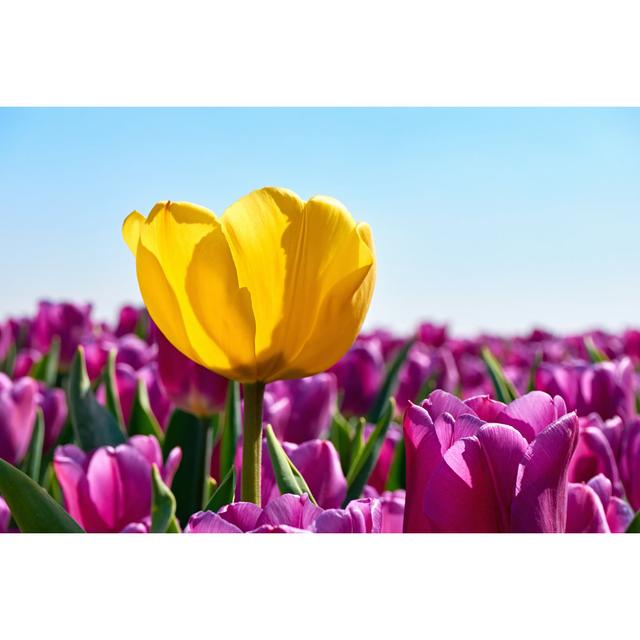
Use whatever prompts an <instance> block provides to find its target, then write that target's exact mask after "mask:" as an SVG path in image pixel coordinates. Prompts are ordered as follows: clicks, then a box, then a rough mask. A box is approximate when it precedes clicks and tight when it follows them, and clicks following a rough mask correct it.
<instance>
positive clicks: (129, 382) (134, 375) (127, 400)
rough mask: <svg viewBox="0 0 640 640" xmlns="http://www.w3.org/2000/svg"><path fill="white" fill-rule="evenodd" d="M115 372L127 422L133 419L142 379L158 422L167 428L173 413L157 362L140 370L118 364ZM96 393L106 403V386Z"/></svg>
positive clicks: (123, 415)
mask: <svg viewBox="0 0 640 640" xmlns="http://www.w3.org/2000/svg"><path fill="white" fill-rule="evenodd" d="M115 374H116V376H115V377H116V387H117V390H118V397H119V398H120V407H121V409H122V417H123V418H124V421H125V424H129V420H130V419H131V411H132V409H133V402H134V399H135V397H136V389H137V386H138V380H142V381H143V382H144V384H145V386H146V387H147V393H148V395H149V406H150V407H151V412H152V413H153V415H154V416H155V418H156V420H157V421H158V424H159V425H160V426H161V427H162V428H163V429H165V428H166V426H167V423H168V421H169V414H170V413H171V402H170V401H169V399H168V398H167V395H166V393H165V391H164V387H163V386H162V384H161V383H160V379H159V376H158V365H157V363H155V362H152V363H151V364H148V365H147V366H145V367H143V368H142V369H140V370H139V371H134V369H133V368H132V367H131V366H130V365H128V364H124V363H123V364H117V365H116V370H115ZM96 395H97V398H98V401H100V402H101V403H102V404H105V403H106V391H105V388H104V386H101V387H99V388H98V392H97V394H96Z"/></svg>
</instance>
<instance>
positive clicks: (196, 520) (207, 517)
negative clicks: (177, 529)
mask: <svg viewBox="0 0 640 640" xmlns="http://www.w3.org/2000/svg"><path fill="white" fill-rule="evenodd" d="M184 532H185V533H242V530H241V529H239V528H238V527H236V525H235V524H232V523H231V522H227V521H226V520H225V519H224V518H222V517H221V516H219V515H218V514H217V513H213V512H212V511H198V513H194V514H193V515H192V516H191V517H190V518H189V523H188V524H187V526H186V527H185V529H184Z"/></svg>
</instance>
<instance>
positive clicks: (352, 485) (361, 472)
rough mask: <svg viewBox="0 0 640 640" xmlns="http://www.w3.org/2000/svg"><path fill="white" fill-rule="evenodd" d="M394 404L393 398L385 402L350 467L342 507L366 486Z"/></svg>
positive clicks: (393, 409) (357, 495) (385, 433)
mask: <svg viewBox="0 0 640 640" xmlns="http://www.w3.org/2000/svg"><path fill="white" fill-rule="evenodd" d="M395 404H396V403H395V401H394V399H393V398H390V399H388V400H387V404H386V406H385V408H384V411H383V412H382V415H381V416H380V419H379V420H378V423H377V424H376V427H375V429H374V430H373V431H372V432H371V435H370V436H369V438H368V439H367V442H366V443H365V445H364V447H363V448H362V450H361V451H360V453H359V454H358V456H357V458H356V459H355V460H354V462H353V464H352V465H351V468H350V469H349V473H348V474H347V495H346V497H345V499H344V503H343V507H346V506H347V504H349V502H351V500H355V499H357V498H359V497H360V496H361V494H362V490H363V489H364V487H365V485H366V484H367V480H368V479H369V476H370V475H371V472H372V471H373V469H374V467H375V465H376V462H377V461H378V456H379V455H380V449H381V448H382V443H383V442H384V438H385V436H386V435H387V431H388V429H389V425H390V424H391V418H392V417H393V413H394V411H395Z"/></svg>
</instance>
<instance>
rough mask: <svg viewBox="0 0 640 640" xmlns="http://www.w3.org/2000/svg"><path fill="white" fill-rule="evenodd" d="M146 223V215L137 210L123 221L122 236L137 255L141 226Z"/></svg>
mask: <svg viewBox="0 0 640 640" xmlns="http://www.w3.org/2000/svg"><path fill="white" fill-rule="evenodd" d="M143 224H144V216H143V215H142V214H141V213H138V212H137V211H132V212H131V213H130V214H129V215H128V216H127V217H126V218H125V220H124V222H123V223H122V237H123V238H124V241H125V242H126V243H127V246H128V247H129V250H130V251H131V253H133V255H134V256H135V255H136V252H137V250H138V240H139V239H140V228H141V226H142V225H143Z"/></svg>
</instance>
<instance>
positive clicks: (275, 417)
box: [243, 385, 291, 434]
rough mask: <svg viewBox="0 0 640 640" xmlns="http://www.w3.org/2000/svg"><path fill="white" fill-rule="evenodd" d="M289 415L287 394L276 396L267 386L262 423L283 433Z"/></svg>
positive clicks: (289, 402)
mask: <svg viewBox="0 0 640 640" xmlns="http://www.w3.org/2000/svg"><path fill="white" fill-rule="evenodd" d="M269 386H270V385H269ZM243 412H244V406H243ZM290 417H291V398H290V397H289V396H288V395H286V396H280V397H278V396H276V395H274V394H273V393H272V392H271V391H270V390H269V388H268V387H267V388H266V390H265V392H264V403H263V405H262V423H263V424H264V425H267V424H270V425H271V426H272V427H273V431H274V432H275V433H276V434H278V433H283V432H284V431H286V429H287V425H288V424H289V418H290Z"/></svg>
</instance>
